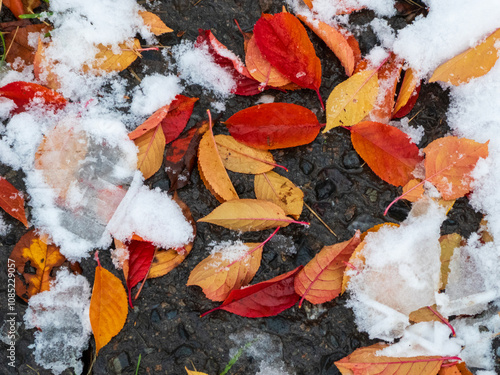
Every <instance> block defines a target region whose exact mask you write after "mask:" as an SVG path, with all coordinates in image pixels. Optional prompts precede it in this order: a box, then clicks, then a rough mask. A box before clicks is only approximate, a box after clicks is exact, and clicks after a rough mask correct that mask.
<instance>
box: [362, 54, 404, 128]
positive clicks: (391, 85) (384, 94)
mask: <svg viewBox="0 0 500 375" xmlns="http://www.w3.org/2000/svg"><path fill="white" fill-rule="evenodd" d="M402 68H403V65H402V64H401V60H400V59H399V58H397V57H396V55H394V53H391V56H390V57H389V59H388V60H387V61H386V63H385V64H384V65H382V67H381V68H380V69H379V72H378V83H379V94H378V96H377V101H376V102H375V108H374V109H373V111H371V112H370V118H371V119H372V120H374V121H379V122H389V120H390V119H391V115H392V109H393V107H394V96H395V95H396V86H397V84H398V81H399V76H400V75H401V69H402Z"/></svg>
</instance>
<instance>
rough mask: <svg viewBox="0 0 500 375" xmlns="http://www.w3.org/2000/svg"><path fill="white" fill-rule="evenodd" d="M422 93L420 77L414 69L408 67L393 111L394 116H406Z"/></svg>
mask: <svg viewBox="0 0 500 375" xmlns="http://www.w3.org/2000/svg"><path fill="white" fill-rule="evenodd" d="M419 93H420V79H419V78H418V77H417V75H416V74H415V72H414V71H413V69H411V68H408V69H407V70H406V72H405V75H404V78H403V82H402V83H401V88H400V89H399V95H398V99H397V100H396V104H395V105H394V110H393V111H392V117H393V118H401V117H404V116H406V115H407V114H408V113H410V111H411V110H412V109H413V106H414V105H415V103H416V102H417V99H418V94H419Z"/></svg>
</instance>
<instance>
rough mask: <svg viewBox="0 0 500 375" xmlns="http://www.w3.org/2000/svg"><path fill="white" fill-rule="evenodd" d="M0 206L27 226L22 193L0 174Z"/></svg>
mask: <svg viewBox="0 0 500 375" xmlns="http://www.w3.org/2000/svg"><path fill="white" fill-rule="evenodd" d="M0 208H2V209H3V210H4V211H5V212H7V213H8V214H9V215H10V216H12V217H13V218H14V219H17V220H19V221H20V222H21V223H23V224H24V226H25V227H26V228H28V220H27V219H26V212H25V211H24V198H23V195H22V194H21V193H20V192H19V190H17V189H16V188H15V187H14V186H12V185H11V184H10V183H9V181H7V180H6V179H5V178H3V177H1V176H0Z"/></svg>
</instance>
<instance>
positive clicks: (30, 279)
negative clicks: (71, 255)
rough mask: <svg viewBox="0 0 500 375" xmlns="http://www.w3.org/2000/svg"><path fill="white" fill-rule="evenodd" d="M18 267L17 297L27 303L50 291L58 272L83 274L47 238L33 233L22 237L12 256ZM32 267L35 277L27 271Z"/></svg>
mask: <svg viewBox="0 0 500 375" xmlns="http://www.w3.org/2000/svg"><path fill="white" fill-rule="evenodd" d="M9 259H12V260H13V261H14V262H15V266H16V270H17V272H16V278H15V281H16V294H17V295H18V296H19V297H20V298H22V299H23V300H25V301H28V299H29V298H31V296H34V295H35V294H37V293H40V292H44V291H46V290H49V289H50V282H51V281H53V280H55V275H53V273H54V274H55V272H54V271H55V270H57V269H60V268H61V267H66V268H68V267H69V269H70V270H71V271H72V272H74V273H81V272H82V271H81V268H80V266H79V265H78V263H74V264H72V265H70V264H69V262H68V261H67V260H66V258H65V257H64V255H62V254H61V253H60V252H59V248H58V247H57V246H55V245H53V244H50V243H48V241H47V236H38V235H36V234H35V230H34V229H32V230H30V231H29V232H28V233H26V234H25V235H24V236H22V237H21V239H20V240H19V242H18V243H17V244H16V246H15V247H14V250H12V253H11V254H10V256H9ZM27 265H29V266H30V267H31V269H34V270H35V273H32V272H31V271H27V269H28V267H27Z"/></svg>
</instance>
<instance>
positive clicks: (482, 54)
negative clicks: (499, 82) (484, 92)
mask: <svg viewBox="0 0 500 375" xmlns="http://www.w3.org/2000/svg"><path fill="white" fill-rule="evenodd" d="M498 40H500V29H497V30H496V31H495V32H494V33H493V34H491V35H490V36H488V37H487V38H486V39H485V40H484V41H483V42H482V43H480V44H478V45H477V46H476V47H474V48H469V49H468V50H467V51H465V52H462V53H461V54H460V55H457V56H455V57H454V58H452V59H451V60H448V61H447V62H445V63H444V64H442V65H440V66H439V67H438V68H437V69H436V70H435V71H434V73H433V74H432V77H431V78H430V79H429V82H436V81H442V82H448V83H451V84H452V85H455V86H458V85H460V84H462V83H467V82H468V81H469V80H470V79H472V78H477V77H481V76H483V75H485V74H486V73H488V72H489V71H490V69H491V68H493V66H494V65H495V63H496V62H497V60H498V49H499V47H498V44H497V43H498Z"/></svg>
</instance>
